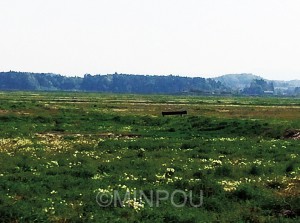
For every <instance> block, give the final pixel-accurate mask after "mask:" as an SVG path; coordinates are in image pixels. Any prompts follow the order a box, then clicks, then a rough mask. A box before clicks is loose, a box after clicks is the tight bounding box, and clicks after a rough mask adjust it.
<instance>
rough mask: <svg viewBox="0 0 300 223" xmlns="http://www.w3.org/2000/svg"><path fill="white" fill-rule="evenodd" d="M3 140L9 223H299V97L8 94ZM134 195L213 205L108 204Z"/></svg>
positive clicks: (0, 159) (4, 211)
mask: <svg viewBox="0 0 300 223" xmlns="http://www.w3.org/2000/svg"><path fill="white" fill-rule="evenodd" d="M179 110H186V111H187V113H188V114H187V115H183V116H165V117H163V116H162V115H161V112H162V111H179ZM0 129H1V131H0V222H185V223H187V222H299V220H300V217H299V216H300V174H299V173H300V156H299V149H300V99H299V98H273V97H218V96H167V95H126V94H100V93H79V92H1V93H0ZM135 190H141V191H143V192H145V194H147V193H148V194H150V192H151V191H152V192H153V191H169V193H170V194H171V193H172V191H175V190H181V191H191V192H192V193H191V194H192V197H189V199H191V200H193V199H194V200H197V198H199V196H200V195H201V196H203V204H202V205H201V206H200V207H197V208H196V207H193V206H192V205H190V202H185V203H186V205H182V206H180V207H178V205H177V206H175V205H174V203H172V202H175V203H176V204H181V203H183V200H182V199H183V198H182V196H181V195H182V194H180V193H177V194H176V196H174V197H173V198H172V202H171V200H170V199H165V200H159V199H158V200H157V198H156V201H155V202H157V203H156V204H159V205H158V206H157V207H156V206H154V207H151V206H150V205H149V204H148V203H147V202H145V201H143V200H134V199H132V197H130V198H128V199H127V200H126V199H125V200H123V201H124V202H123V204H119V205H117V206H116V205H114V204H113V203H112V204H110V205H106V204H105V201H103V200H102V201H101V200H100V201H99V199H98V198H99V193H100V194H101V193H102V194H107V195H111V194H113V191H118V192H119V193H120V196H122V195H124V196H125V195H126V194H128V193H129V194H130V193H133V192H134V191H135ZM200 191H201V193H200ZM97 196H98V198H97ZM125 197H126V196H125ZM97 199H98V200H97ZM101 202H104V203H103V204H102V203H101Z"/></svg>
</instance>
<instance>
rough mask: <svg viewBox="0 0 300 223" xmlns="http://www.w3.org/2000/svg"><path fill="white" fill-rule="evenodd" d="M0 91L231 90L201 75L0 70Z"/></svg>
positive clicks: (168, 91)
mask: <svg viewBox="0 0 300 223" xmlns="http://www.w3.org/2000/svg"><path fill="white" fill-rule="evenodd" d="M0 90H32V91H34V90H44V91H55V90H58V91H90V92H114V93H145V94H149V93H162V94H164V93H166V94H177V93H186V92H196V93H222V92H223V93H224V92H230V89H228V88H227V87H225V86H224V85H223V84H222V83H221V82H219V81H216V80H213V79H205V78H200V77H195V78H191V77H180V76H173V75H169V76H150V75H129V74H117V73H115V74H107V75H94V76H92V75H89V74H86V75H85V76H84V77H66V76H62V75H58V74H50V73H25V72H15V71H10V72H0Z"/></svg>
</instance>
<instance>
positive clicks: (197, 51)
mask: <svg viewBox="0 0 300 223" xmlns="http://www.w3.org/2000/svg"><path fill="white" fill-rule="evenodd" d="M0 28H1V33H0V40H1V41H0V71H8V70H16V71H30V72H53V73H60V74H64V75H78V76H82V75H83V74H85V73H90V74H107V73H114V72H118V73H130V74H174V75H184V76H202V77H214V76H217V75H221V74H227V73H254V74H257V75H261V76H263V77H266V78H269V79H300V0H0Z"/></svg>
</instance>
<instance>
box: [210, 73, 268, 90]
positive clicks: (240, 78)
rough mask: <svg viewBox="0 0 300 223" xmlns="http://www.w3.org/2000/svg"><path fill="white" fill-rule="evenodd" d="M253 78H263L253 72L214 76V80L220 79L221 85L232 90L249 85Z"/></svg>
mask: <svg viewBox="0 0 300 223" xmlns="http://www.w3.org/2000/svg"><path fill="white" fill-rule="evenodd" d="M255 79H257V80H259V79H263V78H262V77H260V76H257V75H253V74H226V75H223V76H220V77H216V78H214V80H216V81H220V82H221V83H222V84H223V85H225V86H226V87H229V88H231V89H232V90H241V89H244V88H245V87H249V86H250V84H251V82H253V80H255Z"/></svg>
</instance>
